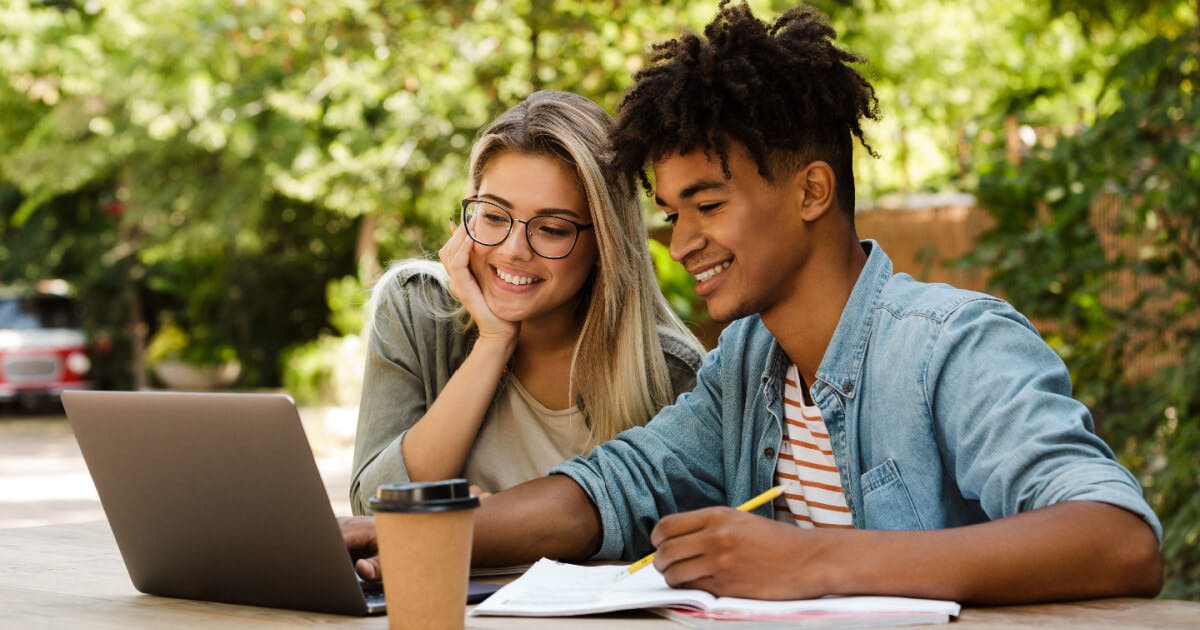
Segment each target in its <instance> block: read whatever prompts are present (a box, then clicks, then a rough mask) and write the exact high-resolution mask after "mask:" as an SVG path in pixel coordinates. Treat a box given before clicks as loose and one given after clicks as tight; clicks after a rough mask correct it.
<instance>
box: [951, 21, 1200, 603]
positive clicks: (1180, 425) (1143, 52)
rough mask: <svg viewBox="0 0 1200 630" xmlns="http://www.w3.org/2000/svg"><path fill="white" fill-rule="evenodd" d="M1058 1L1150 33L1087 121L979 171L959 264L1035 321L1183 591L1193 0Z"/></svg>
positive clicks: (1197, 48)
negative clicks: (1106, 216)
mask: <svg viewBox="0 0 1200 630" xmlns="http://www.w3.org/2000/svg"><path fill="white" fill-rule="evenodd" d="M1063 4H1067V5H1070V6H1075V5H1085V6H1086V7H1087V8H1088V9H1090V10H1091V11H1093V12H1096V13H1097V14H1103V15H1107V16H1110V17H1111V18H1112V19H1114V20H1116V22H1115V23H1114V26H1115V27H1117V28H1128V27H1129V26H1130V25H1131V24H1133V25H1140V26H1141V27H1143V28H1145V27H1146V25H1148V24H1149V25H1153V27H1154V28H1153V29H1148V30H1150V32H1152V33H1155V34H1154V35H1152V36H1150V37H1147V38H1146V40H1145V41H1144V42H1143V43H1142V44H1140V45H1138V46H1136V47H1134V48H1132V49H1131V50H1129V51H1128V52H1127V53H1125V54H1123V55H1122V56H1121V58H1120V59H1119V61H1117V63H1115V64H1114V66H1113V67H1112V69H1111V71H1110V72H1108V73H1107V74H1106V75H1105V81H1104V83H1103V88H1102V89H1101V90H1098V92H1097V94H1098V96H1097V97H1096V99H1095V111H1096V112H1097V114H1096V117H1095V119H1094V120H1093V121H1090V122H1089V124H1087V125H1086V126H1084V128H1083V129H1081V130H1080V131H1079V132H1078V133H1076V134H1074V135H1066V136H1062V137H1058V138H1056V139H1055V140H1054V142H1046V143H1042V144H1039V145H1037V146H1035V147H1034V148H1033V150H1032V151H1031V153H1030V155H1028V156H1027V157H1026V159H1024V160H1023V161H1022V163H1021V164H1020V165H1015V164H1012V163H1009V162H1007V161H1004V160H997V162H996V163H994V164H993V165H991V168H990V169H989V170H987V171H985V173H984V175H983V176H982V178H981V181H980V188H979V196H980V200H981V202H982V203H983V204H984V205H985V206H986V207H987V208H988V210H989V212H990V213H991V214H992V215H993V216H994V217H995V218H996V221H997V225H996V228H995V229H994V230H992V231H991V232H990V233H988V234H986V235H985V236H984V240H983V242H982V244H981V247H980V248H979V250H978V251H977V252H976V254H975V256H974V262H975V264H978V265H981V266H983V267H985V268H986V269H988V270H989V271H990V273H991V278H992V281H993V283H994V285H995V287H996V288H997V289H999V290H1000V291H1001V292H1002V293H1004V294H1005V295H1006V296H1008V297H1009V298H1010V299H1011V300H1012V301H1013V302H1014V303H1015V304H1016V305H1017V306H1018V307H1019V308H1021V309H1022V310H1024V311H1026V312H1027V313H1029V314H1031V315H1033V316H1034V317H1036V318H1040V319H1041V320H1042V321H1044V322H1046V323H1047V324H1048V325H1049V329H1050V332H1049V340H1050V342H1051V344H1052V345H1053V346H1054V347H1055V349H1056V350H1057V351H1058V352H1059V354H1061V355H1062V356H1063V358H1064V359H1065V360H1066V362H1067V364H1068V366H1069V367H1070V369H1071V372H1072V376H1073V379H1074V382H1075V383H1076V387H1077V395H1078V396H1080V398H1081V399H1083V400H1084V401H1085V402H1087V403H1088V404H1089V405H1090V406H1091V407H1092V409H1093V411H1094V412H1095V415H1096V418H1097V423H1098V425H1099V429H1100V430H1101V432H1102V433H1103V434H1104V435H1105V436H1106V438H1107V439H1108V441H1109V442H1110V443H1112V444H1114V445H1116V447H1117V449H1118V451H1119V454H1120V456H1121V457H1122V459H1123V460H1124V461H1125V463H1126V464H1127V465H1129V466H1130V468H1131V469H1132V470H1133V471H1134V472H1135V473H1136V474H1137V475H1138V476H1139V478H1140V480H1141V481H1142V483H1143V485H1144V486H1145V487H1146V492H1147V498H1148V499H1149V500H1150V502H1151V505H1153V507H1154V508H1155V510H1156V511H1157V513H1158V514H1159V516H1160V517H1161V518H1162V520H1163V524H1164V529H1165V537H1164V541H1163V551H1164V555H1165V557H1166V561H1167V578H1168V580H1167V585H1166V588H1165V589H1164V595H1166V596H1170V597H1188V598H1192V599H1197V598H1200V553H1198V551H1197V549H1198V547H1197V544H1196V543H1197V539H1198V538H1200V493H1198V492H1197V484H1196V479H1197V475H1198V473H1200V467H1198V466H1197V463H1196V452H1197V449H1198V448H1200V399H1198V398H1197V397H1196V394H1195V384H1196V383H1197V382H1200V343H1198V341H1200V320H1198V319H1197V317H1196V316H1195V310H1196V306H1197V303H1198V301H1200V215H1198V214H1197V211H1196V209H1197V207H1200V133H1198V130H1197V129H1196V125H1195V121H1197V120H1200V99H1198V98H1197V94H1196V90H1197V87H1198V86H1200V64H1198V63H1197V59H1198V53H1200V29H1198V28H1197V25H1196V18H1197V12H1200V7H1196V6H1193V5H1191V3H1185V2H1163V3H1158V4H1156V5H1155V6H1153V7H1148V8H1146V9H1145V10H1143V11H1141V12H1137V13H1132V14H1128V13H1122V12H1121V10H1120V9H1121V7H1122V5H1121V4H1120V3H1115V4H1113V5H1112V7H1113V8H1112V10H1111V11H1109V9H1108V4H1106V3H1103V2H1098V1H1096V2H1077V3H1063ZM1105 11H1108V12H1107V13H1105ZM1102 207H1115V208H1116V212H1115V217H1114V218H1113V220H1112V221H1109V222H1105V221H1099V220H1098V214H1097V213H1098V210H1099V209H1100V208H1102Z"/></svg>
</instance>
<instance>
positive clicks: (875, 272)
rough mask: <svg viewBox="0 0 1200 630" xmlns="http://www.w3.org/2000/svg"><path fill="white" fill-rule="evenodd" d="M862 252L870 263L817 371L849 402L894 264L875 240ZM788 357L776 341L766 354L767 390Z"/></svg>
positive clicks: (866, 241) (847, 302) (779, 375)
mask: <svg viewBox="0 0 1200 630" xmlns="http://www.w3.org/2000/svg"><path fill="white" fill-rule="evenodd" d="M862 248H863V251H865V252H866V253H867V262H866V264H865V265H864V266H863V269H862V272H861V273H859V275H858V280H856V281H855V283H854V289H853V290H851V292H850V299H849V300H847V301H846V306H845V308H843V309H842V316H841V318H839V319H838V325H837V328H836V329H834V331H833V338H831V339H830V340H829V347H828V348H826V349H825V356H824V357H823V358H822V359H821V365H820V367H818V368H817V380H818V381H823V382H824V383H825V384H826V385H828V386H829V387H831V388H832V389H833V390H834V391H836V392H839V393H841V395H842V396H844V397H846V398H853V397H854V396H855V395H856V394H857V393H858V380H859V377H860V375H861V374H862V366H863V361H864V360H865V358H866V354H867V342H868V341H869V340H870V338H871V325H872V322H873V321H874V318H873V317H871V314H872V312H873V311H874V307H875V305H876V304H877V303H878V302H879V296H880V294H882V293H883V288H884V286H885V285H886V284H887V282H888V280H890V279H891V277H892V260H891V259H890V258H888V255H887V254H885V253H884V252H883V249H882V248H881V247H879V244H878V243H876V242H875V241H874V240H872V239H867V240H864V241H862ZM788 363H789V362H788V358H787V354H786V353H785V352H784V351H783V347H782V346H780V345H779V342H778V341H775V342H774V344H773V345H772V348H771V351H770V352H769V353H768V354H767V362H766V365H765V366H764V370H763V386H764V390H765V391H767V392H771V391H773V390H774V388H773V387H772V386H771V385H772V382H773V381H775V380H777V379H778V380H782V378H783V373H784V371H785V370H786V369H787V366H788Z"/></svg>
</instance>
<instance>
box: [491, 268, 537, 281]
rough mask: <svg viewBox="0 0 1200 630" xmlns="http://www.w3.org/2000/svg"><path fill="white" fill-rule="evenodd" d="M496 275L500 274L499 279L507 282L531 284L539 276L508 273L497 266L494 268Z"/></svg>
mask: <svg viewBox="0 0 1200 630" xmlns="http://www.w3.org/2000/svg"><path fill="white" fill-rule="evenodd" d="M496 275H497V276H500V279H501V280H503V281H505V282H507V283H509V284H517V285H521V284H533V283H534V282H537V281H538V280H539V278H531V277H529V276H514V275H512V274H510V273H504V272H503V271H501V270H500V269H499V268H497V269H496Z"/></svg>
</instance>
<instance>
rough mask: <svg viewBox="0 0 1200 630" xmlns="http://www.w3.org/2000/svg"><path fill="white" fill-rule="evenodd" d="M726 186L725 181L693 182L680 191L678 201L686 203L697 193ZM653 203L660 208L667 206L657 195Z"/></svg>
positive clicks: (707, 180)
mask: <svg viewBox="0 0 1200 630" xmlns="http://www.w3.org/2000/svg"><path fill="white" fill-rule="evenodd" d="M728 185H729V182H726V181H725V180H719V179H702V180H700V181H697V182H693V183H692V184H690V185H689V186H687V187H686V188H684V189H683V190H682V191H680V193H679V200H680V201H687V200H688V199H691V198H692V197H694V196H696V194H697V193H700V192H704V191H706V190H714V189H717V188H724V187H726V186H728ZM654 203H656V204H658V205H659V206H661V207H666V205H667V202H666V201H664V200H663V198H662V197H659V196H658V195H655V196H654Z"/></svg>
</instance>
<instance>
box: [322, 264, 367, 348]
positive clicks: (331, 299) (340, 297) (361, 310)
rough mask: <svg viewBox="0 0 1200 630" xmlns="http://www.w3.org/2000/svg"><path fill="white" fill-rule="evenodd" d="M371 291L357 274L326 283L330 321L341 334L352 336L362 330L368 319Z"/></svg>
mask: <svg viewBox="0 0 1200 630" xmlns="http://www.w3.org/2000/svg"><path fill="white" fill-rule="evenodd" d="M369 297H370V293H369V292H368V291H367V289H366V287H364V286H363V285H362V283H361V282H359V280H358V277H357V276H344V277H342V278H336V279H334V280H330V281H329V283H328V284H326V285H325V300H326V302H327V303H328V304H329V321H330V322H331V323H332V324H333V327H334V328H335V329H336V330H337V331H338V333H339V334H342V335H346V336H350V335H357V334H359V333H360V332H362V329H363V325H364V324H365V322H366V319H367V311H366V302H367V299H368V298H369Z"/></svg>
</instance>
